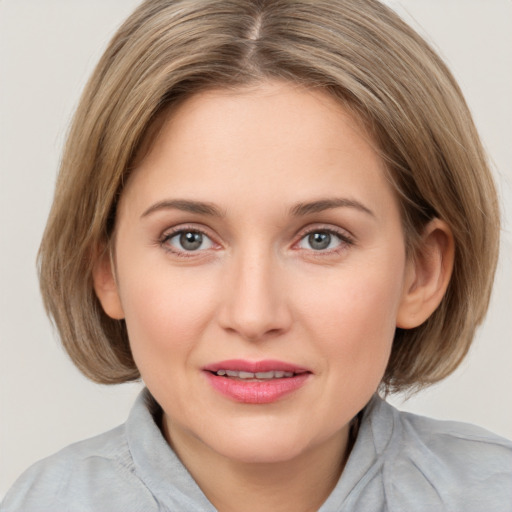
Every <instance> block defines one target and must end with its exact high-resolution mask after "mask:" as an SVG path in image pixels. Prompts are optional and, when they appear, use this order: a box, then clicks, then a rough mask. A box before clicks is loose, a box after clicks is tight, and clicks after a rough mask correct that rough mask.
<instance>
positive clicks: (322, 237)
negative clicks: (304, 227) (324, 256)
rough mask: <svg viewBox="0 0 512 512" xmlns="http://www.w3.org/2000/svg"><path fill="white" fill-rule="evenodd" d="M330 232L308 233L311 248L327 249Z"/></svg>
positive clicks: (329, 241)
mask: <svg viewBox="0 0 512 512" xmlns="http://www.w3.org/2000/svg"><path fill="white" fill-rule="evenodd" d="M331 238H332V236H331V234H330V233H321V232H318V233H310V234H309V235H308V243H309V246H310V247H311V249H314V250H315V251H322V250H323V249H327V248H328V247H329V245H331Z"/></svg>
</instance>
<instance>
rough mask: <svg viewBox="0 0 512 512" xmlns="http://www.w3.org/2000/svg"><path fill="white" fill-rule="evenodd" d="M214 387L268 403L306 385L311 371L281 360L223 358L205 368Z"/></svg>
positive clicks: (246, 400)
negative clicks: (225, 359) (226, 359)
mask: <svg viewBox="0 0 512 512" xmlns="http://www.w3.org/2000/svg"><path fill="white" fill-rule="evenodd" d="M203 371H204V372H205V374H206V377H207V378H208V381H209V382H210V384H211V385H212V387H213V388H214V389H215V390H216V391H218V392H220V393H221V394H223V395H224V396H227V397H228V398H231V399H232V400H235V401H236V402H241V403H245V404H268V403H272V402H275V401H277V400H279V399H280V398H282V397H284V396H286V395H288V394H290V393H293V392H294V391H296V390H298V389H299V388H300V387H302V386H303V385H304V383H305V382H306V381H307V380H308V378H309V376H310V375H311V372H310V371H309V370H307V369H306V368H302V367H298V366H295V365H293V364H290V363H285V362H282V361H273V360H264V361H246V360H242V359H233V360H229V361H220V362H218V363H214V364H211V365H208V366H206V367H204V368H203Z"/></svg>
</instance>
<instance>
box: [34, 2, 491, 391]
mask: <svg viewBox="0 0 512 512" xmlns="http://www.w3.org/2000/svg"><path fill="white" fill-rule="evenodd" d="M268 79H278V80H285V81H290V82H295V83H300V84H303V85H305V86H308V87H315V88H322V89H323V90H325V91H326V92H327V93H328V94H330V95H332V96H333V97H335V98H337V99H338V100H339V101H340V102H341V103H342V104H343V105H344V106H345V107H346V108H349V109H351V111H353V112H355V113H356V115H357V117H358V118H359V119H361V120H362V121H363V122H364V123H365V125H366V126H367V127H368V128H369V131H370V133H371V134H372V136H373V139H374V140H375V141H376V142H377V144H378V147H379V150H380V152H381V154H382V157H383V158H384V159H385V161H386V163H387V168H388V171H389V179H390V181H391V182H392V184H393V186H394V187H395V189H396V191H397V194H398V197H399V199H400V203H401V208H402V217H403V223H404V232H405V235H406V243H407V248H408V250H409V251H414V248H415V244H416V242H417V240H418V239H419V236H420V235H421V232H422V229H423V227H424V226H425V224H426V223H427V222H428V221H429V220H430V219H432V218H434V217H439V218H440V219H443V220H444V221H446V222H447V223H448V225H449V226H450V228H451V230H452V232H453V235H454V238H455V246H456V249H455V251H456V252H455V263H454V271H453V275H452V278H451V281H450V284H449V287H448V290H447V292H446V294H445V297H444V298H443V300H442V302H441V304H440V306H439V307H438V308H437V310H436V311H435V312H434V314H433V315H432V316H431V317H430V318H429V319H428V320H427V321H426V322H425V323H424V324H422V325H421V326H419V327H417V328H415V329H410V330H401V329H397V332H396V335H395V339H394V343H393V349H392V354H391V357H390V361H389V364H388V368H387V370H386V373H385V376H384V385H385V386H386V387H387V388H388V389H389V390H401V389H405V388H408V387H409V388H410V387H420V386H423V385H426V384H429V383H433V382H436V381H438V380H440V379H442V378H444V377H445V376H447V375H448V374H449V373H451V372H452V371H453V370H454V369H455V368H456V367H457V365H458V364H459V363H460V361H461V360H462V359H463V357H464V356H465V354H466V353H467V350H468V348H469V346H470V344H471V341H472V338H473V335H474V331H475V328H476V326H477V325H478V324H479V323H480V322H481V320H482V319H483V316H484V314H485V312H486V310H487V306H488V302H489V296H490V292H491V287H492V281H493V276H494V271H495V267H496V260H497V254H498V239H499V212H498V206H497V198H496V192H495V188H494V184H493V180H492V177H491V174H490V172H489V169H488V165H487V163H486V158H485V155H484V152H483V149H482V146H481V143H480V140H479V138H478V135H477V133H476V130H475V127H474V124H473V121H472V119H471V115H470V113H469V110H468V108H467V106H466V104H465V102H464V99H463V97H462V94H461V92H460V90H459V88H458V86H457V84H456V82H455V80H454V79H453V77H452V75H451V74H450V72H449V71H448V69H447V68H446V66H445V65H444V63H443V62H442V61H441V59H440V58H439V57H438V56H437V55H436V53H435V52H434V51H433V50H432V49H431V48H430V47H429V45H428V44H427V43H426V42H425V41H424V40H423V39H422V38H421V37H420V36H419V35H418V34H417V33H415V32H414V31H413V30H412V29H411V28H410V27H409V26H408V25H406V24H405V23H404V22H403V21H402V20H401V19H400V18H399V17H398V16H397V15H396V14H395V13H394V12H393V11H392V10H390V9H389V8H387V7H385V6H383V5H382V4H381V3H379V2H378V1H376V0H147V1H145V2H144V3H142V5H141V6H140V7H139V8H138V9H137V10H136V11H135V12H134V13H133V14H132V15H131V16H130V17H129V18H128V20H127V21H126V22H125V23H124V24H123V25H122V27H121V28H120V29H119V31H118V32H117V34H116V35H115V36H114V38H113V40H112V41H111V43H110V45H109V47H108V48H107V50H106V51H105V53H104V55H103V57H102V58H101V60H100V62H99V64H98V66H97V68H96V70H95V72H94V74H93V75H92V77H91V79H90V81H89V83H88V84H87V87H86V89H85V91H84V93H83V97H82V99H81V102H80V105H79V107H78V110H77V112H76V115H75V118H74V121H73V124H72V127H71V131H70V134H69V137H68V141H67V145H66V148H65V151H64V155H63V159H62V166H61V169H60V174H59V178H58V182H57V188H56V193H55V199H54V203H53V207H52V210H51V213H50V217H49V220H48V224H47V227H46V231H45V234H44V237H43V241H42V244H41V248H40V253H39V258H40V260H39V262H40V282H41V289H42V293H43V297H44V301H45V305H46V308H47V310H48V312H49V315H51V317H53V319H54V321H55V324H56V326H57V328H58V330H59V331H60V335H61V338H62V342H63V344H64V346H65V348H66V350H67V351H68V353H69V354H70V356H71V358H72V359H73V361H74V362H75V364H76V365H77V366H78V367H79V368H80V370H81V371H82V372H83V373H84V374H85V375H86V376H88V377H89V378H91V379H93V380H95V381H97V382H102V383H116V382H124V381H128V380H134V379H137V378H138V377H139V372H138V370H137V368H136V366H135V364H134V361H133V358H132V356H131V352H130V347H129V343H128V337H127V333H126V328H125V325H124V322H123V321H117V320H113V319H111V318H109V317H108V316H107V315H106V314H105V313H104V312H103V310H102V308H101V305H100V304H99V301H98V299H97V297H96V295H95V293H94V290H93V284H92V277H91V272H92V267H93V265H94V263H95V261H96V259H97V257H98V252H99V251H100V250H101V248H103V247H105V246H108V243H109V241H110V237H111V235H112V231H113V226H114V223H115V212H116V204H117V201H118V198H119V197H120V194H121V193H122V190H123V186H124V184H125V183H126V181H127V179H128V177H129V173H130V168H131V163H132V162H133V158H134V155H135V154H136V152H137V150H138V148H139V147H140V145H141V142H142V140H143V139H144V136H145V134H147V133H148V129H149V128H150V127H151V125H152V122H153V121H154V119H155V117H156V116H157V115H158V114H159V113H160V112H162V111H163V109H164V108H171V107H172V105H175V104H176V103H177V102H179V101H181V100H183V99H185V98H187V97H190V96H191V95H193V94H194V93H197V92H199V91H202V90H205V89H212V88H217V89H218V88H222V87H240V86H243V85H248V84H254V83H257V82H261V81H263V80H268Z"/></svg>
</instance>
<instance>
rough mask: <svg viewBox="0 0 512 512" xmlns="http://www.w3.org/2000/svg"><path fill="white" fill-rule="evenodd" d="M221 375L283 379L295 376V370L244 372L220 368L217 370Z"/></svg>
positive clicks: (256, 378)
mask: <svg viewBox="0 0 512 512" xmlns="http://www.w3.org/2000/svg"><path fill="white" fill-rule="evenodd" d="M215 373H216V375H218V376H219V377H231V378H235V379H242V380H269V379H282V378H289V377H293V376H294V375H295V374H294V373H293V372H285V371H282V370H278V371H270V372H256V373H253V372H244V371H236V370H218V371H217V372H215Z"/></svg>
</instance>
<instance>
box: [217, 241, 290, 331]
mask: <svg viewBox="0 0 512 512" xmlns="http://www.w3.org/2000/svg"><path fill="white" fill-rule="evenodd" d="M247 252H248V253H249V254H247V253H245V254H241V255H239V256H238V257H234V258H233V261H231V263H230V265H229V267H230V268H229V269H228V270H227V274H228V276H227V278H226V281H225V289H224V292H223V294H222V295H223V297H224V299H223V301H222V305H221V309H220V312H219V322H220V324H221V327H222V328H223V329H225V330H226V331H228V332H230V333H232V334H237V335H238V336H240V337H242V338H244V339H246V340H249V341H259V340H264V339H268V338H272V337H275V336H278V335H280V334H283V333H285V332H286V331H288V330H289V328H290V326H291V324H292V315H291V311H290V307H289V303H288V300H287V297H288V292H289V290H288V289H287V286H286V285H285V283H284V276H283V271H282V268H281V267H280V266H279V265H278V264H277V262H276V261H275V260H276V258H273V257H272V255H269V254H264V253H262V251H247Z"/></svg>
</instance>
